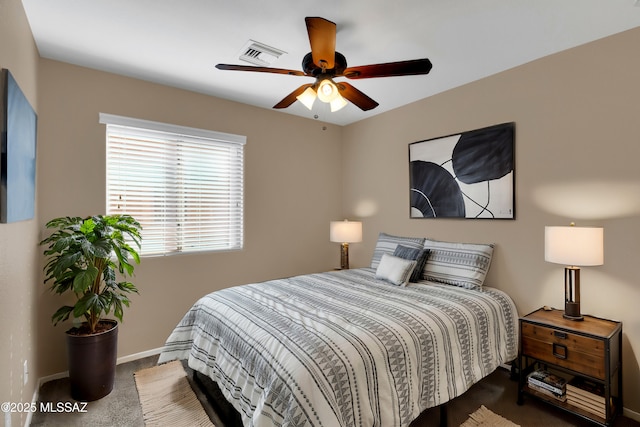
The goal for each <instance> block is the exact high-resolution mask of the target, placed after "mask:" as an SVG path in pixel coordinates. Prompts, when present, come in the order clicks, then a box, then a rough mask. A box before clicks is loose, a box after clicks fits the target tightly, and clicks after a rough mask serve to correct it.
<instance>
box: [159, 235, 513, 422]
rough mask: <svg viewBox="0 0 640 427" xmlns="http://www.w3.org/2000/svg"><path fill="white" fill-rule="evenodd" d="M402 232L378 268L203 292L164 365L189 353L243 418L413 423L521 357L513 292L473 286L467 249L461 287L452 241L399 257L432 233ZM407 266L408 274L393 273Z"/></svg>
mask: <svg viewBox="0 0 640 427" xmlns="http://www.w3.org/2000/svg"><path fill="white" fill-rule="evenodd" d="M385 238H386V241H387V242H389V241H391V243H390V244H385V243H384V242H385ZM394 239H399V238H396V237H394V236H389V235H383V233H381V235H380V237H379V240H378V244H377V245H376V251H375V252H374V257H373V259H372V263H371V266H370V267H369V268H359V269H352V270H341V271H331V272H326V273H317V274H310V275H303V276H296V277H291V278H284V279H278V280H271V281H267V282H262V283H255V284H248V285H243V286H236V287H231V288H227V289H223V290H220V291H217V292H213V293H211V294H208V295H206V296H204V297H202V298H201V299H200V300H199V301H197V302H196V303H195V304H194V305H193V307H192V308H191V309H190V310H189V311H188V312H187V313H186V315H185V316H184V318H183V319H182V320H181V321H180V323H179V324H178V325H177V326H176V328H175V329H174V331H173V332H172V333H171V335H170V336H169V338H168V340H167V342H166V344H165V347H164V349H163V352H162V353H161V355H160V358H159V362H158V363H164V362H167V361H169V360H173V359H182V360H184V359H186V360H187V361H188V365H189V367H191V368H192V369H193V370H195V371H198V372H200V373H202V374H204V375H206V376H208V377H210V378H211V379H213V380H214V381H215V382H216V383H217V385H218V386H219V388H220V390H221V392H222V394H223V395H224V397H225V398H226V399H227V400H228V401H229V402H231V404H232V405H233V406H234V408H235V409H236V410H237V411H238V412H239V413H240V416H241V418H242V422H243V424H244V425H245V426H250V425H251V426H296V427H297V426H328V427H333V426H385V427H386V426H398V427H400V426H408V425H409V424H410V423H411V421H413V420H414V419H415V418H416V417H418V415H419V414H420V413H421V412H422V411H424V410H425V409H427V408H431V407H435V406H439V405H442V404H444V403H446V402H447V401H449V400H450V399H453V398H454V397H456V396H459V395H460V394H462V393H464V392H465V391H466V390H467V389H468V388H469V387H470V386H471V385H473V384H475V383H476V382H478V381H479V380H481V379H482V378H484V377H485V376H486V375H488V374H490V373H491V372H493V371H494V370H495V369H496V368H497V367H498V366H499V365H500V364H502V363H505V362H507V361H510V360H513V359H515V357H516V354H517V320H518V314H517V311H516V308H515V305H514V303H513V301H512V300H511V299H510V298H509V296H508V295H507V294H505V293H504V292H502V291H500V290H498V289H495V288H491V287H487V286H484V285H483V284H482V285H481V286H477V283H476V284H475V285H473V286H471V285H470V283H471V282H472V281H473V280H472V281H471V282H470V281H469V280H468V277H469V274H468V273H469V272H470V271H471V270H474V271H473V272H471V276H475V275H477V274H476V273H477V271H476V270H477V263H476V262H475V261H474V262H472V264H476V266H474V267H473V268H471V270H469V265H470V264H469V257H468V254H467V255H465V256H463V257H462V258H461V260H460V262H461V263H462V264H461V265H458V266H456V267H455V268H454V269H453V271H454V273H455V272H456V271H458V272H459V270H460V268H462V269H463V270H465V272H464V274H463V276H465V277H464V280H463V282H464V285H463V286H461V285H459V284H458V285H456V284H452V283H451V282H452V281H453V282H455V280H457V278H456V277H457V276H456V275H455V274H452V269H451V268H450V266H451V263H450V261H451V260H450V255H447V254H445V255H444V258H443V256H442V254H443V253H445V252H448V250H447V251H441V250H438V249H433V247H432V248H431V249H430V250H429V249H428V248H427V249H426V252H427V253H429V252H430V254H428V257H427V261H426V264H423V266H420V267H419V270H418V272H417V274H415V273H416V272H415V267H416V265H418V264H419V262H420V260H418V259H411V257H408V258H403V257H401V256H396V255H398V249H399V248H403V249H417V251H418V252H419V253H421V254H424V252H425V245H426V243H425V239H421V240H419V243H417V242H412V245H413V246H414V247H413V248H409V247H407V246H405V244H407V242H406V241H404V240H403V241H402V242H400V243H403V244H402V245H401V244H400V243H398V242H396V241H395V240H394ZM409 246H411V245H409ZM491 249H492V247H491ZM454 252H457V253H459V251H454ZM393 254H395V255H393ZM476 258H477V257H476ZM439 259H440V261H439ZM442 259H445V261H444V263H443V262H442ZM389 260H391V261H389ZM399 260H404V261H409V265H408V266H407V268H406V269H404V270H403V269H402V268H400V267H401V266H400V264H402V266H404V265H405V264H406V262H402V261H399ZM390 262H392V263H393V265H392V267H393V268H389V265H391V264H389V263H390ZM456 262H458V261H456ZM489 262H490V260H489ZM445 264H446V265H445ZM443 266H444V267H443ZM385 268H386V270H385ZM484 268H485V271H484V272H483V273H482V275H486V270H487V269H488V265H485V267H484ZM409 269H410V270H411V271H410V272H408V274H407V271H408V270H409ZM399 270H402V272H403V274H405V275H406V276H407V277H406V278H405V277H404V276H402V283H396V282H397V280H395V281H394V279H396V278H397V277H398V275H397V274H396V273H398V271H399ZM405 270H407V271H405ZM389 271H390V272H391V273H389ZM438 271H440V273H442V274H440V273H438ZM434 272H435V273H436V274H435V276H432V275H431V274H433V273H434ZM394 274H395V275H394ZM411 274H414V277H413V278H414V280H415V281H413V282H411V281H409V278H410V275H411ZM436 276H439V278H438V277H436ZM405 279H406V280H405ZM483 280H484V279H482V281H483Z"/></svg>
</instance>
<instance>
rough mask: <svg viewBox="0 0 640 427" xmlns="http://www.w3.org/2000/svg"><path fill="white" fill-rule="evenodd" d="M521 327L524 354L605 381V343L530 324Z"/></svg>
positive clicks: (523, 324)
mask: <svg viewBox="0 0 640 427" xmlns="http://www.w3.org/2000/svg"><path fill="white" fill-rule="evenodd" d="M521 326H522V353H523V355H526V356H530V357H534V358H536V359H539V360H543V361H546V362H549V363H553V364H555V365H559V366H562V367H565V368H567V369H571V370H574V371H578V372H582V373H584V374H586V375H590V376H593V377H596V378H599V379H604V378H605V374H606V373H605V366H606V365H605V348H604V341H603V340H599V339H595V338H591V337H586V336H582V335H579V334H574V333H571V332H565V331H561V330H558V329H554V328H550V327H545V326H541V325H535V324H531V323H522V325H521Z"/></svg>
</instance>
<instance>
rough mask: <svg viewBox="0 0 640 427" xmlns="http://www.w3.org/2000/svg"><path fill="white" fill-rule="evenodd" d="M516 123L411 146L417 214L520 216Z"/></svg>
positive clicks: (411, 180)
mask: <svg viewBox="0 0 640 427" xmlns="http://www.w3.org/2000/svg"><path fill="white" fill-rule="evenodd" d="M514 137H515V123H503V124H499V125H495V126H490V127H486V128H482V129H477V130H472V131H468V132H462V133H458V134H454V135H448V136H443V137H439V138H433V139H428V140H425V141H418V142H414V143H411V144H409V191H410V204H411V206H410V217H411V218H477V219H515V167H514V160H515V156H514Z"/></svg>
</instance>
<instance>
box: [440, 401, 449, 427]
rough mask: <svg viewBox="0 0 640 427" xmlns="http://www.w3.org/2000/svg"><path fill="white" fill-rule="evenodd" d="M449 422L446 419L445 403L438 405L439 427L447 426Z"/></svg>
mask: <svg viewBox="0 0 640 427" xmlns="http://www.w3.org/2000/svg"><path fill="white" fill-rule="evenodd" d="M448 424H449V422H448V420H447V404H446V403H443V404H442V405H440V427H447V425H448Z"/></svg>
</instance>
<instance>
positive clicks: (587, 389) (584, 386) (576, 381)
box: [567, 377, 605, 405]
mask: <svg viewBox="0 0 640 427" xmlns="http://www.w3.org/2000/svg"><path fill="white" fill-rule="evenodd" d="M567 391H571V392H572V393H573V394H575V395H576V396H582V397H583V398H584V399H587V400H589V401H592V402H596V403H599V404H602V405H604V404H605V397H604V394H605V393H604V384H601V383H597V382H595V381H591V380H589V379H586V378H583V377H575V378H573V379H572V380H571V381H569V382H568V383H567Z"/></svg>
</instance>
